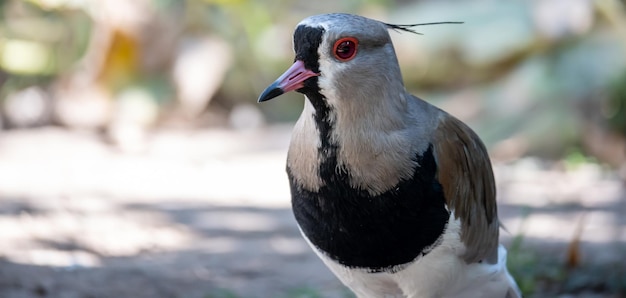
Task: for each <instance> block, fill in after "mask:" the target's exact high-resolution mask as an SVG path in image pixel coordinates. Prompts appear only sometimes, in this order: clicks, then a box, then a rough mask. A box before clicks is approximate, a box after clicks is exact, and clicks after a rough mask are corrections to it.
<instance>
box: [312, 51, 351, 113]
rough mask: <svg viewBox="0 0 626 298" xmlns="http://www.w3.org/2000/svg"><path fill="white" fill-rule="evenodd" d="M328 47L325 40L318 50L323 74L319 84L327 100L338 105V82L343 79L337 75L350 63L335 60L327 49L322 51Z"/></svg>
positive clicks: (332, 104) (333, 104)
mask: <svg viewBox="0 0 626 298" xmlns="http://www.w3.org/2000/svg"><path fill="white" fill-rule="evenodd" d="M327 47H328V43H327V42H323V43H322V44H321V45H320V50H318V54H319V56H320V59H319V63H320V72H321V73H322V75H321V76H320V77H319V78H318V84H319V87H320V89H321V90H320V91H321V93H322V94H323V95H324V96H325V97H326V100H327V102H328V103H329V104H330V105H331V106H337V104H338V103H337V100H338V98H339V96H338V95H337V91H336V90H337V87H338V86H337V82H338V80H341V78H339V77H338V76H337V74H339V73H342V72H343V71H344V70H345V69H346V68H347V67H348V65H347V64H346V63H341V62H339V61H337V60H335V59H334V58H333V57H329V55H328V53H327V52H326V51H322V50H321V49H326V48H327Z"/></svg>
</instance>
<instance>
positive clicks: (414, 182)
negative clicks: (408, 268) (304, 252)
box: [287, 146, 450, 272]
mask: <svg viewBox="0 0 626 298" xmlns="http://www.w3.org/2000/svg"><path fill="white" fill-rule="evenodd" d="M333 149H335V148H333ZM331 151H334V150H332V149H331ZM327 152H328V151H327ZM333 155H334V154H331V155H330V156H326V158H325V161H324V162H323V163H322V165H321V166H320V174H322V175H321V177H322V180H323V181H324V183H325V184H324V186H323V187H321V188H320V189H319V191H317V192H312V191H308V190H305V189H303V188H302V187H301V186H300V185H298V184H297V183H294V179H293V177H292V175H291V171H290V169H289V168H288V169H287V171H288V174H289V179H290V186H291V194H292V205H293V212H294V215H295V218H296V220H297V222H298V224H299V225H300V228H301V229H302V231H303V232H304V234H305V235H306V237H307V238H308V239H309V240H310V241H311V242H312V243H313V244H314V245H315V246H316V247H317V248H318V249H320V250H321V251H323V252H324V253H326V255H328V256H329V257H330V258H331V259H333V260H335V261H337V262H339V263H341V264H343V265H345V266H348V267H358V268H366V269H368V270H370V271H373V272H379V271H387V270H390V269H391V268H392V267H394V266H397V265H402V264H406V263H408V262H411V261H412V260H414V259H416V258H417V257H418V256H420V255H422V254H425V253H427V251H426V250H425V249H427V248H428V247H429V246H432V245H434V244H435V243H436V242H437V240H438V239H439V236H440V235H441V234H442V233H443V231H444V229H445V227H446V224H447V222H448V218H449V215H450V214H449V212H448V211H447V210H446V209H445V200H444V195H443V190H442V188H441V185H440V184H439V182H438V181H437V180H436V175H435V174H436V170H437V168H436V163H435V159H434V157H433V153H432V146H431V147H429V148H428V150H426V151H425V152H423V153H422V154H421V155H416V156H415V159H416V161H417V162H418V164H419V165H420V166H418V167H417V168H416V169H415V172H414V174H413V177H412V178H410V179H407V180H403V181H400V182H399V183H398V184H397V185H396V186H395V187H394V188H392V189H391V190H389V191H387V192H385V193H383V194H380V195H377V196H371V195H369V193H367V192H366V191H364V190H359V189H354V188H352V187H350V185H349V177H348V174H347V173H346V171H341V170H339V171H338V170H337V167H336V166H337V162H336V156H333Z"/></svg>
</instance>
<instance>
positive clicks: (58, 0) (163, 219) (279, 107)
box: [0, 0, 626, 298]
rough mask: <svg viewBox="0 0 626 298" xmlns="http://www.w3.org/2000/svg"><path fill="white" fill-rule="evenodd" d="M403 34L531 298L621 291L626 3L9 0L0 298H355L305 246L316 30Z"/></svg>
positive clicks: (413, 67) (402, 55) (625, 284)
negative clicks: (299, 49) (297, 162)
mask: <svg viewBox="0 0 626 298" xmlns="http://www.w3.org/2000/svg"><path fill="white" fill-rule="evenodd" d="M326 12H350V13H357V14H361V15H365V16H368V17H371V18H376V19H379V20H382V21H385V22H388V23H398V24H406V23H421V22H437V21H463V22H465V23H464V24H462V25H440V26H425V27H419V28H417V30H418V31H419V32H421V33H423V35H414V34H409V33H396V32H392V33H391V35H392V38H393V40H394V44H395V47H396V52H397V54H398V56H399V61H400V64H401V67H402V71H403V76H404V79H405V84H406V87H407V89H409V90H410V91H411V92H412V93H413V94H415V95H417V96H419V97H421V98H423V99H425V100H427V101H429V102H431V103H433V104H435V105H437V106H439V107H441V108H443V109H445V110H447V111H448V112H450V113H451V114H453V115H455V116H457V117H458V118H460V119H462V120H463V121H466V122H467V123H468V124H470V126H471V127H472V128H474V129H475V130H476V131H477V132H478V134H479V135H480V136H481V137H482V138H483V140H484V141H485V143H486V144H487V146H488V147H489V150H490V153H491V155H492V159H493V162H494V169H495V172H496V179H497V181H498V191H499V197H498V200H499V203H500V205H499V206H500V207H499V208H500V209H499V213H500V217H501V221H502V222H503V223H504V225H505V226H506V228H507V230H506V231H504V230H503V231H502V233H501V234H502V240H503V242H504V243H505V245H506V246H507V247H508V249H509V267H510V271H511V272H512V274H513V275H514V276H515V278H516V279H517V280H518V283H519V284H520V287H521V288H522V290H523V291H524V293H525V295H526V296H527V297H626V216H625V215H626V189H625V188H624V179H625V178H626V155H625V152H626V151H625V150H626V3H625V1H623V0H622V1H619V0H596V1H593V0H533V1H524V0H516V1H487V0H485V1H478V0H477V1H463V2H461V1H433V0H431V1H428V0H422V1H404V0H395V1H394V0H363V1H359V0H350V1H342V2H337V1H330V0H323V1H301V0H262V1H249V0H230V1H229V0H185V1H182V0H181V1H174V0H106V1H96V0H3V1H0V297H204V298H208V297H353V296H352V294H351V293H350V292H349V291H348V290H347V289H345V288H344V287H343V286H342V285H341V284H340V283H339V282H338V281H337V280H336V279H335V278H334V277H333V276H332V274H331V273H330V272H329V271H328V270H327V269H326V268H325V267H324V266H323V264H322V263H321V261H319V260H318V259H317V257H316V256H315V255H314V254H313V253H312V252H311V251H310V249H309V248H308V247H307V245H306V243H304V241H303V240H302V239H301V237H300V235H299V232H298V230H297V228H296V225H295V221H294V220H293V218H292V215H291V211H290V207H289V190H288V184H287V180H286V175H285V173H284V166H285V161H284V160H285V157H286V148H287V145H288V143H289V138H290V131H291V127H292V125H293V121H295V119H297V117H298V115H299V113H300V111H301V108H302V104H303V99H302V96H301V95H299V94H296V93H294V94H287V95H284V96H282V97H280V98H277V99H275V100H272V101H270V102H267V103H263V104H256V98H257V96H258V94H259V93H260V92H261V91H262V90H263V89H264V88H265V87H266V86H267V85H268V84H270V83H271V82H273V81H274V80H275V79H276V78H277V77H278V76H279V75H280V74H281V73H282V72H283V71H284V70H286V69H287V68H288V67H289V66H290V65H291V62H292V61H293V53H292V49H291V34H292V30H293V28H294V27H295V25H296V24H297V23H298V22H299V21H300V20H301V19H303V18H305V17H306V16H309V15H312V14H319V13H326Z"/></svg>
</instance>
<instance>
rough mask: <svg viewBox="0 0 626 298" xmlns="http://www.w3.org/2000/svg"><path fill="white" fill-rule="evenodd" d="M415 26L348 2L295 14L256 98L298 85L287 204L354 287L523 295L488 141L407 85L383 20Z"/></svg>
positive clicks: (365, 296)
mask: <svg viewBox="0 0 626 298" xmlns="http://www.w3.org/2000/svg"><path fill="white" fill-rule="evenodd" d="M414 26H415V25H395V24H388V23H385V22H382V21H378V20H374V19H370V18H366V17H363V16H358V15H353V14H345V13H330V14H321V15H314V16H310V17H307V18H305V19H304V20H302V21H301V22H300V23H299V24H297V25H296V28H295V31H294V34H293V50H294V52H295V59H294V63H293V65H292V66H291V67H290V68H289V69H288V70H287V71H285V72H284V73H283V74H282V75H281V76H279V78H278V79H277V80H276V81H275V82H273V83H272V84H270V85H269V86H268V87H267V88H266V89H265V90H264V91H263V92H262V93H261V94H260V96H259V98H258V102H265V101H268V100H270V99H273V98H275V97H278V96H280V95H282V94H284V93H286V92H290V91H296V92H298V93H301V94H304V97H305V101H304V107H303V110H302V113H301V115H300V117H299V118H298V120H297V122H296V123H295V125H294V128H293V131H292V135H291V141H290V144H289V149H288V153H287V162H286V171H287V176H288V179H289V187H290V192H291V207H292V211H293V215H294V217H295V220H296V222H297V224H298V227H299V229H300V232H301V234H302V235H303V236H304V239H305V240H306V242H307V243H308V244H309V245H310V246H311V248H312V249H313V251H314V252H315V253H316V254H317V255H318V256H319V258H320V259H321V260H322V261H323V263H324V264H325V265H326V266H327V267H328V268H329V269H330V271H332V272H333V273H334V274H335V276H336V277H337V278H338V279H339V280H340V281H341V282H342V283H343V284H344V285H346V286H347V287H348V288H349V289H350V290H351V291H353V292H354V293H355V295H356V296H357V297H359V298H370V297H371V298H379V297H410V298H418V297H419V298H422V297H424V298H426V297H427V298H431V297H502V298H504V297H506V298H517V297H521V294H520V290H519V288H518V286H517V284H516V282H515V280H514V279H513V278H512V276H511V275H510V273H509V272H508V269H507V267H506V255H507V251H506V249H505V248H504V247H503V246H502V245H501V244H499V229H500V222H499V220H498V215H497V205H496V189H495V182H494V175H493V170H492V166H491V161H490V159H489V155H488V152H487V149H486V147H485V145H484V144H483V142H482V141H481V139H480V138H479V137H478V135H477V134H476V133H475V132H474V131H473V130H472V129H471V128H469V127H468V126H467V125H466V124H464V123H463V122H462V121H460V120H459V119H457V118H455V117H454V116H452V115H450V114H448V113H447V112H445V111H443V110H441V109H439V108H437V107H435V106H434V105H431V104H429V103H427V102H426V101H424V100H422V99H420V98H418V97H416V96H414V95H411V94H410V93H408V91H407V90H406V89H405V87H404V83H403V80H402V74H401V71H400V66H399V62H398V59H397V57H396V54H395V50H394V47H393V44H392V41H391V38H390V34H389V31H390V30H395V31H409V32H415V31H414V30H412V29H411V28H412V27H414ZM415 33H417V32H415Z"/></svg>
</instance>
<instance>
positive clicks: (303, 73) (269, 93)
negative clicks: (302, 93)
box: [258, 60, 319, 102]
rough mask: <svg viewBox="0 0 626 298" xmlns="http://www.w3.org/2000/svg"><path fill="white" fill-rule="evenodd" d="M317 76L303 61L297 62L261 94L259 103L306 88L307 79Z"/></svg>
mask: <svg viewBox="0 0 626 298" xmlns="http://www.w3.org/2000/svg"><path fill="white" fill-rule="evenodd" d="M316 76H319V74H318V73H314V72H312V71H310V70H308V69H307V68H306V67H305V66H304V62H302V61H301V60H296V62H294V63H293V65H291V67H289V69H287V71H285V73H283V74H282V75H281V76H280V77H279V78H278V79H277V80H276V81H275V82H274V83H272V84H271V85H269V87H267V88H266V89H265V91H263V93H261V96H259V100H258V102H264V101H267V100H270V99H272V98H274V97H277V96H279V95H282V94H284V93H287V92H289V91H293V90H298V89H300V88H302V87H304V81H306V79H308V78H310V77H316Z"/></svg>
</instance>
